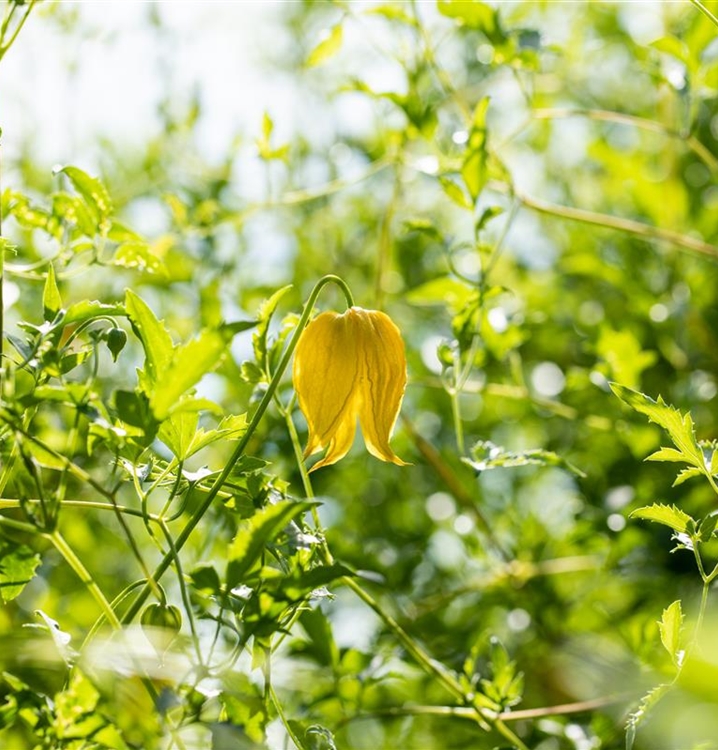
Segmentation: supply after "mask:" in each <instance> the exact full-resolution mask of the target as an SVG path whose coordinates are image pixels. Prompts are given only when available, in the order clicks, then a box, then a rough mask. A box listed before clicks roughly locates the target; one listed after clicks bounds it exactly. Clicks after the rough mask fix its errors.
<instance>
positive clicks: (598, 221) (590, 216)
mask: <svg viewBox="0 0 718 750" xmlns="http://www.w3.org/2000/svg"><path fill="white" fill-rule="evenodd" d="M491 187H492V188H493V189H495V190H497V191H498V192H502V193H508V192H509V187H508V186H506V185H501V184H499V183H492V184H491ZM514 194H515V196H516V198H517V199H518V201H519V202H520V203H521V204H522V205H523V206H525V207H526V208H530V209H531V210H533V211H538V212H539V213H542V214H547V215H549V216H558V217H561V218H563V219H570V220H571V221H578V222H581V223H582V224H592V225H594V226H598V227H604V228H606V229H617V230H618V231H620V232H626V233H627V234H633V235H636V236H637V237H642V238H644V239H646V240H656V241H658V242H668V243H669V244H671V245H677V246H678V247H683V248H685V249H686V250H691V251H693V252H696V253H699V254H701V255H707V256H709V257H711V258H718V247H716V246H715V245H711V244H710V243H708V242H704V241H703V240H699V239H696V238H695V237H691V236H690V235H686V234H681V233H680V232H675V231H674V230H672V229H662V228H661V227H654V226H652V225H650V224H644V223H643V222H641V221H636V220H635V219H625V218H622V217H620V216H611V215H610V214H602V213H598V212H597V211H588V210H586V209H583V208H573V207H572V206H562V205H559V204H557V203H549V202H548V201H544V200H541V199H540V198H533V197H531V196H528V195H524V194H523V193H518V192H515V193H514Z"/></svg>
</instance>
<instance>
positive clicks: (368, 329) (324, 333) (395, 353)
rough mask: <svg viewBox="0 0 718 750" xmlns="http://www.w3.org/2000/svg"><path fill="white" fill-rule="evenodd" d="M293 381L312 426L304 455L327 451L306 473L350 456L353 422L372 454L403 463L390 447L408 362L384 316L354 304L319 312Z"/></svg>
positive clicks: (299, 348)
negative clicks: (340, 309)
mask: <svg viewBox="0 0 718 750" xmlns="http://www.w3.org/2000/svg"><path fill="white" fill-rule="evenodd" d="M292 379H293V382H294V389H295V391H296V393H297V396H298V398H299V407H300V409H301V410H302V413H303V414H304V416H305V418H306V420H307V424H308V426H309V438H308V440H307V447H306V449H305V451H304V456H305V458H306V457H307V456H310V455H312V454H314V453H317V452H319V451H321V450H322V449H323V448H326V449H327V451H326V453H325V455H324V458H322V459H321V460H320V461H318V462H317V463H316V464H315V465H314V466H313V467H312V469H311V471H315V470H316V469H319V468H320V467H322V466H329V465H330V464H333V463H335V462H337V461H339V459H341V458H343V457H344V456H345V455H346V454H347V452H348V451H349V448H351V445H352V443H353V441H354V435H355V433H356V424H357V420H358V421H359V423H360V425H361V431H362V434H363V436H364V442H365V444H366V447H367V450H368V451H369V453H371V454H372V455H373V456H376V457H377V458H379V459H381V460H382V461H390V462H391V463H394V464H398V465H399V466H404V465H406V462H404V461H402V460H401V459H400V458H399V457H398V456H397V455H396V454H395V453H394V451H393V450H392V449H391V447H390V446H389V438H390V437H391V433H392V430H393V429H394V423H395V422H396V418H397V416H398V414H399V409H400V407H401V402H402V399H403V397H404V389H405V388H406V357H405V355H404V342H403V341H402V338H401V333H400V332H399V329H398V328H397V327H396V325H395V324H394V322H393V321H392V320H391V318H390V317H389V316H388V315H386V314H385V313H383V312H379V311H378V310H364V309H363V308H361V307H356V306H351V307H349V309H348V310H347V311H346V312H345V313H342V314H339V313H335V312H323V313H321V314H320V315H318V316H317V317H316V318H314V320H312V322H311V323H309V325H308V326H307V327H306V328H305V329H304V331H303V333H302V335H301V337H300V339H299V343H298V344H297V349H296V352H295V355H294V367H293V371H292Z"/></svg>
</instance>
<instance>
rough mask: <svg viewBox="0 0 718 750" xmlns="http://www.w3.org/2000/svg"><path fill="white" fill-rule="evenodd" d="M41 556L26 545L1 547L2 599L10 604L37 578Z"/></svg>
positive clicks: (0, 575)
mask: <svg viewBox="0 0 718 750" xmlns="http://www.w3.org/2000/svg"><path fill="white" fill-rule="evenodd" d="M41 562H42V560H41V558H40V555H38V554H37V553H36V552H34V551H33V550H31V549H30V548H29V547H27V546H26V545H24V544H20V545H18V546H14V545H11V544H4V545H2V546H0V597H1V598H2V600H3V601H4V602H9V601H11V600H12V599H15V597H17V596H19V595H20V594H21V593H22V590H23V589H24V588H25V586H27V584H28V583H30V581H31V580H32V579H33V578H34V577H35V570H36V569H37V568H38V566H39V565H40V563H41Z"/></svg>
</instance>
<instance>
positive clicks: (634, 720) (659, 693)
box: [626, 683, 670, 750]
mask: <svg viewBox="0 0 718 750" xmlns="http://www.w3.org/2000/svg"><path fill="white" fill-rule="evenodd" d="M669 688H670V685H669V684H667V683H664V684H662V685H658V687H655V688H653V689H651V690H649V691H648V692H647V693H646V694H645V695H644V696H643V698H642V699H641V702H640V703H639V705H638V708H637V709H636V710H635V711H633V712H632V713H631V714H630V715H629V717H628V721H627V722H626V750H632V748H633V744H634V742H635V741H636V731H637V729H638V727H639V726H640V725H641V724H642V723H643V721H644V720H645V719H646V717H647V716H648V714H649V713H650V712H651V711H652V710H653V708H654V707H655V706H656V704H657V703H658V702H659V701H660V700H661V698H663V696H664V695H665V694H666V693H667V692H668V690H669Z"/></svg>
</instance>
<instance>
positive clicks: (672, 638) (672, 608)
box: [658, 599, 683, 666]
mask: <svg viewBox="0 0 718 750" xmlns="http://www.w3.org/2000/svg"><path fill="white" fill-rule="evenodd" d="M682 627H683V609H682V607H681V601H680V599H677V600H676V601H675V602H673V604H671V605H669V606H668V607H666V609H664V610H663V615H662V617H661V619H660V621H659V622H658V630H659V632H660V634H661V643H662V644H663V647H664V648H665V649H666V651H668V654H669V656H670V657H671V659H672V660H673V663H674V664H675V665H676V666H678V665H679V655H680V647H681V628H682Z"/></svg>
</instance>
